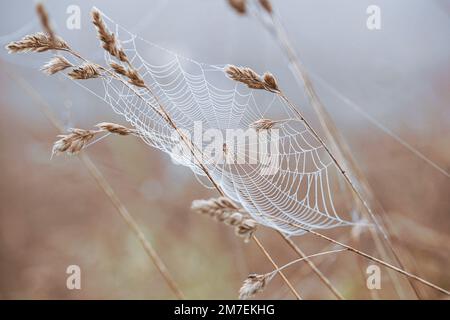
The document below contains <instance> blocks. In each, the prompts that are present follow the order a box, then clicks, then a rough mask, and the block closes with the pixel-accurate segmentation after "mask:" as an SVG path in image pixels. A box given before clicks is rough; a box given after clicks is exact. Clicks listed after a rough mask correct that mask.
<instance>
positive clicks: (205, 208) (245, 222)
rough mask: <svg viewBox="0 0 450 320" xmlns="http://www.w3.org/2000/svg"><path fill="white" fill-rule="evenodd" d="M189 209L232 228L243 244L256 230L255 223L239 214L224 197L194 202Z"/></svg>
mask: <svg viewBox="0 0 450 320" xmlns="http://www.w3.org/2000/svg"><path fill="white" fill-rule="evenodd" d="M191 209H192V210H193V211H194V212H197V213H199V214H202V215H207V216H210V217H212V218H214V219H216V220H218V221H220V222H223V223H225V224H227V225H229V226H233V227H234V228H235V233H236V235H237V236H239V237H242V238H244V241H245V242H248V241H249V240H250V238H251V237H252V235H253V233H254V232H255V231H256V228H257V222H256V221H255V220H253V219H250V218H248V217H247V216H246V215H244V214H243V213H241V212H239V207H238V206H236V205H235V204H234V203H233V202H232V201H231V200H230V199H228V198H226V197H219V198H211V199H208V200H195V201H193V202H192V206H191Z"/></svg>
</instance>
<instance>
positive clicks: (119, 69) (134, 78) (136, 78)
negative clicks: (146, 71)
mask: <svg viewBox="0 0 450 320" xmlns="http://www.w3.org/2000/svg"><path fill="white" fill-rule="evenodd" d="M110 65H111V67H112V68H113V70H114V71H115V72H116V73H117V74H120V75H123V76H125V77H127V78H128V82H129V83H131V84H133V85H135V86H137V87H141V88H145V82H144V80H143V79H142V78H141V76H140V75H139V73H138V72H137V71H136V70H134V69H130V68H125V67H124V66H122V65H120V64H118V63H115V62H111V63H110Z"/></svg>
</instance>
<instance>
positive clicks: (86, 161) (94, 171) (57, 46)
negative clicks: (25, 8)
mask: <svg viewBox="0 0 450 320" xmlns="http://www.w3.org/2000/svg"><path fill="white" fill-rule="evenodd" d="M37 12H38V15H39V18H40V20H41V22H44V23H45V21H47V23H46V24H45V25H44V28H46V27H47V28H48V29H49V30H50V33H51V34H54V33H53V32H52V31H51V28H50V25H49V23H48V21H49V20H48V14H47V12H46V10H45V8H44V7H43V6H42V5H38V9H37ZM42 35H43V36H39V37H38V38H42V39H44V40H45V41H42V39H40V40H39V41H40V43H39V41H37V43H38V45H36V41H35V40H33V41H35V42H33V41H31V45H30V43H28V44H27V43H23V42H24V41H23V39H22V40H21V41H19V42H13V43H11V44H9V45H7V49H8V51H9V52H10V53H17V52H29V51H34V52H43V51H47V50H50V49H52V50H63V51H69V52H71V53H72V54H73V55H74V56H76V57H78V58H81V57H80V56H79V55H78V54H77V53H75V52H73V51H70V48H69V46H68V45H67V44H66V43H65V42H64V41H63V40H62V39H60V38H58V37H55V39H56V40H55V41H50V40H49V38H48V37H46V36H45V35H44V34H42ZM27 37H28V39H30V37H32V36H26V37H25V38H24V39H27ZM25 42H26V41H25ZM50 42H52V43H51V45H49V43H50ZM47 47H48V48H49V49H47ZM8 74H9V75H10V76H11V77H12V78H13V79H14V80H16V82H17V83H18V84H19V85H20V86H21V87H22V88H23V89H24V91H25V92H26V93H27V94H28V95H30V97H31V98H33V100H35V101H36V102H37V103H36V105H37V106H39V107H40V109H41V111H42V112H43V114H44V115H45V116H46V117H47V118H48V119H49V121H50V122H51V123H52V124H53V125H54V126H55V127H56V128H57V129H59V130H60V131H62V130H63V126H62V125H61V123H59V121H58V119H57V118H56V117H55V115H54V114H53V113H52V112H51V108H50V107H49V105H48V103H47V102H46V101H44V100H43V98H42V97H41V96H40V95H39V93H38V92H37V91H36V90H35V89H34V88H33V87H32V86H31V85H30V84H28V83H27V82H26V81H25V79H23V78H21V77H19V76H17V75H15V74H11V73H8ZM108 128H112V127H111V126H105V127H104V128H101V130H108ZM80 159H81V162H82V163H83V165H84V166H86V168H87V169H88V171H89V173H90V174H91V175H92V177H93V178H94V179H95V181H96V182H97V184H98V185H99V186H100V188H101V189H102V190H103V191H104V193H105V194H106V195H107V196H108V198H109V199H110V200H111V202H112V204H113V205H114V206H115V208H116V209H117V211H118V212H119V214H120V215H121V217H122V218H123V219H124V220H125V222H126V223H127V225H128V227H129V228H130V229H131V230H132V231H133V233H134V234H135V235H136V236H137V238H138V239H139V241H140V243H141V245H142V246H143V248H144V250H145V252H146V253H147V255H148V256H149V257H150V259H151V260H152V262H153V263H154V265H155V266H156V268H157V270H158V271H159V273H160V274H161V275H162V277H163V279H164V281H165V282H166V283H167V284H168V286H169V288H170V289H171V290H172V292H173V293H174V294H175V296H176V297H177V298H178V299H184V294H183V292H182V291H181V290H180V288H179V286H178V284H177V283H176V282H175V280H174V278H173V277H172V275H171V274H170V272H169V270H168V268H167V267H166V265H165V264H164V262H163V260H162V259H161V257H160V256H159V254H158V253H157V251H156V250H155V249H154V248H153V246H152V245H151V243H150V242H149V241H148V240H147V239H146V237H145V235H144V233H143V232H142V231H141V229H140V227H139V225H138V223H137V222H136V221H135V220H134V218H133V217H132V216H131V214H130V213H129V211H128V209H127V208H126V207H125V205H124V204H123V203H122V201H121V200H120V199H119V197H118V196H117V195H116V193H115V192H114V190H113V189H112V187H111V186H110V184H109V183H108V181H107V180H106V179H105V177H104V176H103V174H102V173H101V171H100V170H99V169H98V168H97V166H96V165H95V164H94V163H93V162H92V160H91V159H90V158H89V156H88V155H86V154H81V155H80Z"/></svg>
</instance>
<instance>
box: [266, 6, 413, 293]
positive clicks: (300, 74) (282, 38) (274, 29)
mask: <svg viewBox="0 0 450 320" xmlns="http://www.w3.org/2000/svg"><path fill="white" fill-rule="evenodd" d="M269 17H270V22H269V23H266V24H264V26H266V27H267V28H268V30H269V31H271V32H270V33H271V34H272V35H273V36H274V37H275V38H276V39H277V43H278V44H279V45H280V48H281V49H282V52H283V53H284V54H285V55H286V57H287V58H288V60H289V62H290V63H291V66H292V68H291V71H292V73H293V75H294V77H295V78H296V79H297V80H298V81H299V82H302V83H303V84H304V86H305V90H306V93H307V96H308V99H309V101H310V103H311V105H312V107H313V110H314V111H315V113H316V115H317V117H318V119H319V121H320V123H321V126H322V128H323V129H324V132H325V134H326V136H327V138H328V140H329V141H330V143H331V147H332V149H333V150H334V151H335V152H336V155H337V156H338V157H340V158H341V159H342V161H343V162H344V163H346V164H347V165H348V167H349V169H351V171H350V172H351V173H353V174H354V175H355V176H357V177H358V180H359V184H360V185H361V186H362V188H363V190H364V193H365V194H369V195H370V196H371V197H372V198H373V199H375V198H374V197H373V192H372V190H371V188H370V186H369V184H368V183H367V180H366V179H365V177H364V175H363V174H362V172H361V170H360V169H359V167H358V166H357V165H356V163H355V161H354V160H353V157H352V156H351V153H350V151H349V148H348V145H347V144H346V142H345V140H344V139H343V137H342V135H341V133H340V132H339V130H338V129H337V127H336V125H335V124H334V122H333V120H332V118H331V116H330V115H329V114H328V112H327V110H326V108H325V107H324V105H323V103H322V102H321V100H320V98H319V97H318V95H317V93H316V91H315V89H314V86H313V84H312V81H311V80H310V78H309V76H308V73H307V72H306V70H305V69H304V68H303V66H302V64H301V62H300V60H299V58H298V56H297V54H296V52H295V50H294V48H293V46H292V44H291V41H290V39H289V37H288V35H287V32H286V31H285V29H284V27H283V25H282V24H281V22H279V21H278V19H277V18H276V16H275V14H274V13H273V12H271V13H269ZM352 188H353V187H352ZM360 195H361V193H360V192H359V191H358V192H357V193H355V196H356V197H357V198H358V199H360V198H361V197H360ZM363 206H364V207H365V209H366V210H367V213H368V214H369V216H370V218H371V220H372V221H374V223H375V225H376V226H377V228H378V229H379V231H380V232H381V234H382V236H383V238H384V240H385V241H386V244H387V246H388V247H389V249H390V251H391V252H392V254H393V256H394V259H395V260H396V262H397V263H398V264H399V265H400V267H401V268H403V269H404V266H403V263H402V261H401V260H400V258H399V256H398V254H397V252H396V250H395V248H394V246H393V244H392V242H391V240H390V237H389V235H388V233H387V232H386V231H385V227H383V225H382V223H381V222H380V221H378V219H377V217H376V216H375V214H374V213H373V210H372V209H371V207H370V206H369V204H368V203H367V202H366V201H363ZM382 211H384V210H382ZM381 218H382V217H381ZM370 232H371V234H372V237H373V238H374V240H375V244H376V246H377V248H378V250H379V251H380V252H381V253H382V254H383V255H385V256H387V254H386V252H385V251H384V250H382V249H381V244H380V242H379V241H378V240H377V239H378V238H379V236H378V234H377V233H376V232H374V230H373V229H371V230H370ZM393 279H394V278H393ZM408 281H409V283H410V285H411V287H412V289H413V290H414V292H415V294H416V296H417V297H419V298H420V294H419V292H418V290H417V288H416V287H415V286H414V284H413V283H412V282H411V281H410V280H409V279H408ZM394 285H395V286H396V289H397V290H398V291H400V292H401V291H402V290H401V288H400V287H399V286H398V285H397V282H396V281H394Z"/></svg>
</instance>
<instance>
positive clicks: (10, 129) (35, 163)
mask: <svg viewBox="0 0 450 320" xmlns="http://www.w3.org/2000/svg"><path fill="white" fill-rule="evenodd" d="M3 80H4V81H6V79H5V78H4V79H3ZM26 101H28V102H27V104H28V107H29V110H28V111H29V112H32V114H33V115H34V116H33V120H30V117H29V116H28V117H24V116H23V114H20V113H19V112H15V111H13V110H14V106H13V105H11V104H9V103H8V102H5V101H3V102H2V106H1V107H2V117H0V144H1V150H2V152H1V156H0V167H1V175H2V177H1V183H0V201H1V202H0V203H1V206H0V257H1V258H0V298H1V299H28V298H30V299H48V298H62V299H74V298H84V299H94V298H100V299H107V298H120V299H133V298H135V299H158V298H159V299H161V298H162V299H165V298H173V295H172V293H171V292H170V291H169V289H168V287H167V285H166V284H165V282H164V281H163V280H162V278H161V276H160V274H159V273H158V272H156V269H155V268H154V266H153V265H152V264H151V262H150V260H149V259H148V257H147V256H146V255H145V253H144V251H143V249H142V247H141V246H140V243H139V242H138V241H137V239H136V238H135V236H134V234H132V233H131V232H130V230H129V229H128V228H127V226H126V224H125V223H124V222H123V220H122V219H121V218H120V216H119V215H118V214H117V212H116V210H115V208H114V207H113V206H112V205H111V203H110V202H109V200H108V198H107V197H106V196H105V194H103V192H102V191H101V190H100V189H99V188H98V186H97V185H96V184H95V182H94V180H93V179H92V178H91V177H90V175H89V173H88V172H87V171H86V169H85V168H84V167H83V166H82V164H81V162H80V161H79V160H78V159H77V157H67V156H60V157H56V158H53V159H52V160H51V159H50V152H51V145H52V142H53V141H54V139H55V136H56V134H57V131H56V129H54V128H53V127H52V126H51V125H50V123H49V122H47V121H46V120H45V118H44V117H43V115H42V114H40V113H39V112H38V111H36V110H37V108H36V107H35V106H33V105H32V104H33V103H35V102H34V101H33V100H31V99H29V98H26ZM103 120H105V119H103ZM93 123H95V122H93ZM398 134H399V135H401V136H402V137H404V138H405V139H406V140H409V141H411V142H412V143H414V137H415V133H414V132H410V131H407V130H404V131H400V132H398ZM422 139H423V141H426V142H427V143H426V144H424V145H423V146H421V150H422V151H423V152H424V153H425V154H426V155H427V156H428V157H430V158H431V159H434V160H435V161H436V162H438V163H441V164H442V163H444V164H445V163H447V164H448V163H450V150H449V149H448V139H445V132H444V134H443V133H442V132H440V130H439V128H433V127H432V124H430V130H429V131H428V134H427V135H426V136H423V135H422ZM349 141H350V143H351V145H352V148H353V149H354V150H355V151H354V153H355V156H356V158H357V159H358V162H359V163H360V164H361V166H362V167H363V169H364V172H365V173H366V175H367V177H368V180H369V181H370V183H371V185H372V187H373V188H374V190H375V194H376V196H377V197H378V200H379V201H380V202H381V203H382V204H383V206H384V208H385V209H386V212H387V213H388V215H389V216H388V217H387V218H388V221H389V222H390V223H389V225H390V227H391V229H392V230H394V231H395V234H394V243H395V245H396V247H397V248H398V249H399V251H400V253H401V257H402V258H403V260H404V261H405V264H406V266H407V269H409V270H411V271H412V272H413V273H418V274H420V275H421V276H423V277H424V278H426V279H428V280H430V281H433V282H435V283H437V284H439V285H441V286H443V287H446V288H448V287H450V277H449V275H448V264H449V262H450V256H449V253H450V251H449V246H450V236H449V230H450V228H449V227H450V226H449V222H450V221H449V219H448V216H449V210H450V198H449V197H448V194H449V192H450V180H449V179H448V178H447V177H445V176H444V175H442V174H440V173H439V172H437V171H436V170H435V169H433V168H431V167H430V166H429V165H427V164H426V163H424V162H423V161H422V160H420V159H417V158H416V157H414V156H413V155H412V154H411V153H410V152H409V151H406V150H405V149H404V148H403V147H401V146H400V145H398V144H397V143H396V142H395V141H394V140H393V139H392V138H390V137H389V136H387V135H385V134H383V133H380V132H379V131H377V130H376V129H372V128H366V129H365V130H364V132H358V134H355V135H352V137H351V139H349ZM367 146H371V147H370V148H368V147H367ZM87 152H88V153H89V155H91V156H92V157H93V159H94V161H95V163H96V164H97V165H98V167H99V168H100V170H101V171H102V172H103V173H104V174H105V176H106V178H107V179H108V181H109V182H110V183H111V185H112V186H113V188H114V189H115V191H116V192H117V193H118V195H119V197H120V198H121V199H122V200H123V202H124V203H125V205H126V206H127V207H128V209H129V210H130V212H131V213H132V215H133V216H134V217H135V218H136V220H137V221H138V222H139V224H140V226H141V228H142V229H143V230H144V231H145V233H146V236H147V237H148V239H149V240H150V241H151V242H152V243H153V244H154V246H155V248H156V249H157V250H158V252H159V253H160V255H161V256H162V258H163V259H164V261H165V262H166V263H167V265H168V267H169V269H170V271H171V272H172V273H173V275H174V277H175V279H176V280H177V281H178V282H179V284H180V286H181V288H182V290H183V291H184V292H185V293H186V295H187V296H188V297H189V298H194V299H200V298H210V299H215V298H236V296H237V291H238V289H239V287H240V285H241V283H242V280H243V279H245V277H246V276H247V275H248V274H249V273H253V272H257V273H263V272H267V271H270V270H271V269H270V266H269V264H268V263H267V262H266V260H265V259H264V257H263V256H262V255H261V254H260V252H259V251H257V250H256V248H255V246H254V244H252V243H250V244H244V243H243V242H242V241H241V239H239V238H236V237H235V236H234V235H233V232H232V229H230V228H228V227H226V226H223V225H221V224H218V223H215V222H214V221H210V220H209V219H208V218H205V217H201V216H197V215H195V214H193V213H191V212H190V211H189V207H190V203H191V201H192V200H194V199H198V198H205V197H208V196H210V195H213V194H212V193H208V191H207V190H206V189H204V188H203V187H202V186H201V185H200V184H199V183H197V182H196V180H195V178H194V177H193V176H192V175H191V174H190V172H189V171H188V169H186V168H183V167H179V166H176V165H174V164H172V163H171V161H170V159H168V157H167V156H165V155H163V154H161V153H160V152H158V151H157V150H153V149H151V148H149V147H148V146H146V145H145V144H144V143H143V142H141V141H139V140H137V139H136V138H133V137H109V138H107V139H106V140H103V141H102V142H101V143H98V144H95V145H94V146H92V147H90V148H89V149H88V150H87ZM446 169H447V170H448V169H449V167H448V166H447V168H446ZM258 232H259V234H260V235H261V238H262V240H263V241H264V243H265V244H266V245H267V247H268V249H269V251H270V252H271V253H272V254H273V255H274V257H275V258H276V260H277V262H278V263H279V264H282V263H287V262H289V261H291V260H293V259H294V258H296V256H295V255H294V254H293V253H292V252H291V251H290V250H289V248H287V246H286V245H285V244H284V243H283V242H282V241H280V240H281V238H280V236H279V235H277V234H276V233H275V232H274V231H271V230H268V229H265V228H260V231H258ZM326 233H327V234H329V235H331V236H333V237H334V238H336V239H340V240H342V241H344V242H348V243H352V244H353V245H355V246H357V247H359V248H362V249H364V250H366V251H369V252H374V248H373V245H372V242H371V240H370V237H369V236H368V235H367V232H366V233H363V234H362V236H361V237H360V239H359V241H357V239H352V237H351V229H349V228H339V229H335V230H331V231H328V232H326ZM295 241H296V243H298V244H299V246H300V247H301V248H303V249H305V251H306V252H307V253H310V254H312V253H316V252H319V251H322V250H325V249H324V248H327V247H328V248H329V244H327V243H326V242H323V241H322V240H318V239H316V238H314V237H311V236H309V235H307V236H301V237H297V238H295ZM314 261H315V262H316V263H317V264H318V266H319V268H320V269H321V270H322V271H323V272H324V273H325V274H326V275H327V276H329V277H330V279H331V281H332V282H333V283H334V284H335V285H336V286H337V287H338V288H339V289H340V290H341V291H342V292H343V294H344V296H346V297H347V298H371V293H370V292H369V290H367V288H366V286H365V277H364V276H365V275H364V270H365V268H366V267H367V265H368V262H367V261H362V260H360V259H359V258H356V257H355V256H354V255H352V254H351V253H339V254H337V255H335V256H324V257H320V258H317V259H315V260H314ZM71 264H77V265H79V266H80V267H81V270H82V289H81V290H73V291H71V290H68V289H67V288H66V277H67V275H66V273H65V270H66V268H67V266H68V265H71ZM385 271H386V270H385V269H383V275H382V281H383V282H382V290H381V291H379V292H377V295H378V296H380V297H382V298H397V297H398V296H397V295H396V293H395V291H394V289H393V286H392V284H391V283H390V281H389V279H388V276H387V273H386V272H385ZM287 275H288V276H289V278H290V279H291V280H292V281H293V282H294V283H295V286H296V288H298V290H299V292H300V293H301V294H302V295H303V296H304V297H305V298H318V299H324V298H332V296H331V294H330V292H329V291H327V289H326V288H325V287H324V286H323V285H322V284H321V283H320V282H319V281H318V279H317V277H316V276H315V275H313V274H311V272H310V271H309V269H308V268H307V267H306V266H305V265H303V264H297V265H295V266H293V267H291V268H289V269H288V270H287ZM401 279H402V281H401V285H402V286H403V287H404V288H405V291H406V292H407V296H408V297H414V296H413V294H412V292H411V290H410V289H409V287H408V284H407V282H406V281H404V279H403V278H401ZM418 286H419V287H420V288H421V291H422V292H423V294H424V296H425V297H428V298H439V297H440V295H439V294H438V293H436V292H435V291H433V290H431V289H429V288H426V287H423V286H421V285H418ZM259 297H261V298H292V296H291V294H290V292H289V291H288V289H287V288H286V287H285V285H284V284H283V283H282V281H280V280H279V279H278V278H277V277H276V278H275V279H274V281H273V282H271V283H270V285H269V287H268V289H267V290H266V291H265V292H264V293H263V294H261V295H260V296H259Z"/></svg>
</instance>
